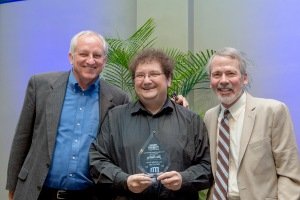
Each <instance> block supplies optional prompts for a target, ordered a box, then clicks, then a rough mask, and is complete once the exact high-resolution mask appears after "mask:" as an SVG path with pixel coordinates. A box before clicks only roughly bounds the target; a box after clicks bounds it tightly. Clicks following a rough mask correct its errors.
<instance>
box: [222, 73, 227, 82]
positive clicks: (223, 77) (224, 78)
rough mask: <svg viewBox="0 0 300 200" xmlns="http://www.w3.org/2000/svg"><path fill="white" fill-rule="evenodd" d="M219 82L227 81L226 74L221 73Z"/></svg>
mask: <svg viewBox="0 0 300 200" xmlns="http://www.w3.org/2000/svg"><path fill="white" fill-rule="evenodd" d="M220 82H221V83H227V82H228V78H227V76H226V74H222V76H221V78H220Z"/></svg>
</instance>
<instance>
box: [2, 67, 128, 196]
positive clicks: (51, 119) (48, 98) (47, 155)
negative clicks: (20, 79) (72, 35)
mask: <svg viewBox="0 0 300 200" xmlns="http://www.w3.org/2000/svg"><path fill="white" fill-rule="evenodd" d="M69 73H70V72H58V73H48V74H41V75H35V76H33V77H31V79H30V81H29V83H28V87H27V91H26V96H25V100H24V105H23V108H22V112H21V115H20V118H19V122H18V125H17V127H16V131H15V136H14V139H13V143H12V147H11V152H10V158H9V163H8V169H7V184H6V189H7V190H9V191H15V192H14V198H15V199H18V200H35V199H37V198H38V196H39V193H40V191H41V189H42V187H43V184H44V181H45V179H46V176H47V174H48V170H49V167H50V163H51V160H52V155H53V149H54V145H55V138H56V134H57V128H58V124H59V120H60V114H61V110H62V105H63V102H64V97H65V93H66V86H67V81H68V77H69ZM99 96H100V98H99V108H100V109H99V110H100V112H101V113H99V115H101V117H100V119H101V120H100V121H101V122H100V123H102V122H103V119H104V117H105V115H106V114H107V111H108V110H109V109H110V108H112V107H114V106H116V105H120V104H124V103H127V102H128V101H129V98H128V96H127V95H126V94H125V93H124V92H122V91H121V90H120V89H118V88H116V87H114V86H111V85H109V84H107V83H106V82H104V81H103V80H100V93H99ZM99 127H100V126H99Z"/></svg>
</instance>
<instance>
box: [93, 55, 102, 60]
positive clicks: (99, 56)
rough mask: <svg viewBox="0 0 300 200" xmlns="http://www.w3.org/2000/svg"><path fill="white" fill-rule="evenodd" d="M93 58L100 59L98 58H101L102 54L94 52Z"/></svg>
mask: <svg viewBox="0 0 300 200" xmlns="http://www.w3.org/2000/svg"><path fill="white" fill-rule="evenodd" d="M94 58H96V59H100V58H102V55H101V54H96V55H94Z"/></svg>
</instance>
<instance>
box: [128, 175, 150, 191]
mask: <svg viewBox="0 0 300 200" xmlns="http://www.w3.org/2000/svg"><path fill="white" fill-rule="evenodd" d="M151 184H152V179H151V178H150V177H149V176H148V175H146V174H134V175H130V176H129V177H128V178H127V186H128V189H129V190H130V191H131V192H133V193H141V192H143V191H144V190H145V189H146V188H147V187H149V186H150V185H151Z"/></svg>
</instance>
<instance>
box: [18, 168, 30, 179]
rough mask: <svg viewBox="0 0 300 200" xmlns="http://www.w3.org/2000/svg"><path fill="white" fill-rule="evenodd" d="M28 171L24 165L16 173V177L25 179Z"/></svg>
mask: <svg viewBox="0 0 300 200" xmlns="http://www.w3.org/2000/svg"><path fill="white" fill-rule="evenodd" d="M28 173H29V172H28V170H27V169H25V168H24V167H22V169H21V171H20V173H19V175H18V178H19V179H20V180H22V181H25V180H26V178H27V176H28Z"/></svg>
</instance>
